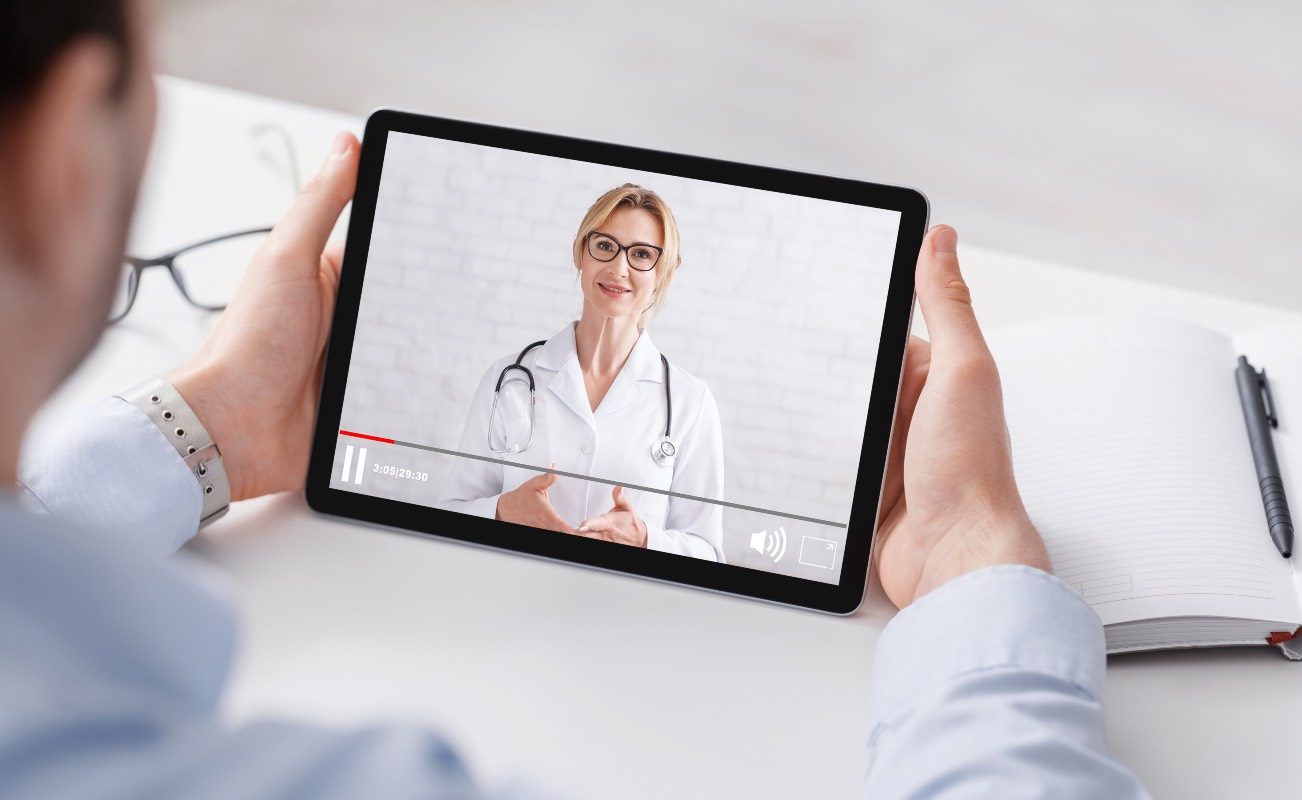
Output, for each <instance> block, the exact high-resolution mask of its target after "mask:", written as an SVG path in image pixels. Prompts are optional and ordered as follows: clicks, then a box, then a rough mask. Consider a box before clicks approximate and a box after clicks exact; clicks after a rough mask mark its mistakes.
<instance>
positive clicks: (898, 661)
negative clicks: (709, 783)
mask: <svg viewBox="0 0 1302 800" xmlns="http://www.w3.org/2000/svg"><path fill="white" fill-rule="evenodd" d="M21 474H22V486H21V487H20V492H21V494H20V497H18V498H6V499H4V500H3V501H0V797H4V798H27V797H32V798H50V797H58V798H70V797H131V798H148V797H168V798H207V797H212V798H232V797H239V798H246V797H286V798H299V797H313V798H331V797H339V798H344V797H348V798H352V797H384V798H405V797H484V796H487V795H485V793H484V790H483V788H482V787H481V786H480V785H479V784H477V783H476V781H475V780H474V778H473V777H472V776H471V775H470V773H469V771H468V770H467V768H466V766H465V765H464V763H463V762H462V761H461V759H460V758H459V757H458V756H457V754H456V752H455V751H454V750H453V748H452V747H451V746H450V745H449V744H448V743H447V742H446V741H445V740H444V739H442V738H440V737H439V736H437V735H436V734H434V733H432V732H429V731H425V730H420V729H413V728H400V727H396V726H394V727H379V728H366V729H359V730H355V731H350V732H336V731H327V730H322V729H318V728H314V727H312V726H309V725H302V724H297V723H293V722H287V721H270V720H269V721H261V722H256V723H252V724H247V725H243V726H239V727H231V726H227V725H224V724H222V723H221V722H220V721H219V720H218V719H217V715H216V707H217V703H218V700H219V698H220V696H221V693H222V690H223V687H224V686H225V683H226V680H227V677H228V672H229V670H230V666H231V660H232V654H233V651H234V647H235V644H236V628H235V618H234V615H233V613H232V611H231V606H230V604H229V602H228V599H227V598H226V597H225V596H224V590H223V589H222V588H221V587H222V583H221V582H220V581H218V580H216V579H215V578H214V577H213V576H212V575H211V574H209V573H208V571H207V569H206V568H205V567H204V566H203V565H202V564H201V563H198V562H196V561H194V560H193V559H192V558H191V557H190V556H188V555H187V554H185V553H184V552H182V553H175V552H174V551H176V549H177V548H178V547H179V546H180V545H182V544H183V543H184V542H186V541H187V540H188V539H189V538H190V537H191V536H193V535H194V532H195V530H196V529H197V527H198V517H199V510H200V507H201V499H200V497H199V490H198V485H197V483H196V481H195V480H194V477H193V476H192V475H191V474H190V473H189V471H188V470H187V469H186V467H185V465H184V463H183V462H182V461H181V459H180V457H179V456H177V455H176V452H175V450H173V449H172V447H171V446H170V445H169V444H168V443H167V441H166V440H165V439H164V437H163V435H162V434H161V433H160V432H159V431H158V430H157V429H156V428H155V427H154V426H153V425H152V424H151V423H150V422H149V420H148V419H147V418H146V417H145V416H144V414H142V413H141V412H139V411H138V410H137V409H136V408H134V407H133V406H130V405H128V404H127V403H125V402H123V401H121V400H117V399H106V400H104V401H103V402H101V403H99V404H96V405H95V406H94V407H93V408H92V409H89V410H88V411H87V413H86V414H85V415H84V416H81V417H79V419H78V420H77V421H76V422H74V423H72V424H68V425H63V426H61V427H60V428H59V429H58V430H57V431H56V432H55V433H53V434H51V435H45V436H40V437H36V439H35V440H34V441H33V442H31V443H30V446H29V449H28V456H27V458H26V459H25V460H24V463H23V465H22V470H21ZM20 504H21V505H25V506H27V507H28V508H27V509H23V508H19V505H20ZM33 512H39V513H33ZM1102 687H1103V635H1102V629H1101V627H1100V625H1099V620H1098V617H1097V616H1095V615H1094V612H1093V611H1092V610H1090V608H1089V607H1088V606H1087V605H1085V603H1084V602H1082V601H1081V599H1080V598H1079V597H1078V596H1077V595H1076V594H1075V593H1074V592H1073V591H1072V590H1070V589H1069V588H1067V587H1066V586H1065V585H1064V584H1062V583H1061V582H1060V581H1058V580H1057V579H1056V578H1053V577H1051V576H1049V575H1046V574H1044V573H1043V572H1039V571H1037V570H1032V569H1027V568H1020V567H1002V568H993V569H987V570H982V571H980V572H977V573H973V574H971V575H968V576H965V577H963V578H960V579H958V580H955V581H952V582H951V583H950V584H948V585H946V586H944V587H942V588H940V589H938V590H937V591H935V592H933V593H931V594H930V595H928V596H927V597H924V598H923V599H922V600H920V601H918V602H917V603H915V604H914V605H913V606H911V607H910V608H908V609H906V610H905V611H903V612H902V613H900V614H899V615H898V616H897V617H896V619H895V620H894V621H892V622H891V623H890V624H889V625H888V626H887V627H886V630H885V632H884V633H883V635H882V638H881V641H880V643H879V645H878V649H877V659H876V669H875V674H874V678H873V685H872V696H871V712H870V717H871V718H870V720H869V729H870V733H869V740H868V767H867V774H866V779H865V794H866V796H868V797H872V798H894V797H999V798H1016V797H1054V798H1071V797H1109V798H1127V797H1141V796H1144V792H1143V789H1142V787H1141V786H1140V785H1139V784H1138V783H1137V782H1136V780H1135V778H1134V777H1133V776H1132V775H1131V774H1130V773H1129V772H1128V771H1127V770H1126V769H1125V768H1124V767H1123V766H1122V765H1121V764H1119V763H1118V762H1117V761H1116V760H1115V759H1114V758H1113V757H1112V756H1111V755H1110V754H1109V752H1108V750H1107V744H1106V742H1105V741H1104V734H1103V714H1102V707H1101V697H1102ZM660 766H661V768H664V769H673V765H672V764H665V765H660ZM629 780H630V781H634V780H636V776H633V775H630V776H629ZM510 794H511V796H525V794H526V792H525V791H524V790H516V791H512V792H511V793H510ZM492 796H501V795H500V794H499V795H492ZM531 796H532V795H531Z"/></svg>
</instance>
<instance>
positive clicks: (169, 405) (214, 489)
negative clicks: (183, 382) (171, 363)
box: [118, 377, 231, 527]
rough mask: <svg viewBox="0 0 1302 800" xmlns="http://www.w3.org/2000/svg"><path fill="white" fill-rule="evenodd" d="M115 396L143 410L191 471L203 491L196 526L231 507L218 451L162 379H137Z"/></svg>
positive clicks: (210, 438)
mask: <svg viewBox="0 0 1302 800" xmlns="http://www.w3.org/2000/svg"><path fill="white" fill-rule="evenodd" d="M118 397H121V398H122V399H123V400H126V401H127V402H128V403H130V404H131V405H133V406H135V407H136V408H139V409H140V410H141V411H143V412H145V416H147V417H149V420H150V421H151V422H153V423H154V424H155V425H156V426H158V429H159V430H160V431H162V432H163V435H164V436H165V437H167V441H168V443H169V444H171V445H172V446H173V447H175V448H176V453H177V455H179V456H180V457H181V458H182V460H184V461H185V465H186V466H187V467H189V468H190V471H191V472H193V473H194V478H195V480H196V481H198V482H199V489H200V491H201V492H203V511H202V512H200V514H199V526H200V527H203V526H204V525H207V524H208V523H210V522H212V521H214V520H216V519H217V518H218V517H220V516H221V515H222V514H225V513H226V511H227V510H228V509H229V508H230V506H231V486H230V482H229V481H228V480H227V479H226V468H225V467H224V466H222V457H221V451H220V450H218V449H217V443H216V442H214V441H213V440H212V437H211V436H209V435H208V431H207V430H206V429H205V428H204V427H203V425H202V424H200V422H199V418H198V417H197V416H195V413H194V411H193V410H192V409H191V408H190V404H189V403H187V402H185V400H184V399H183V398H182V397H181V393H180V392H178V391H176V389H175V388H173V386H172V384H170V383H168V382H167V381H165V380H163V379H162V378H157V377H154V378H150V379H148V380H145V381H141V382H140V383H138V384H136V385H135V386H133V387H131V388H130V389H128V390H127V391H125V392H122V393H121V394H119V395H118Z"/></svg>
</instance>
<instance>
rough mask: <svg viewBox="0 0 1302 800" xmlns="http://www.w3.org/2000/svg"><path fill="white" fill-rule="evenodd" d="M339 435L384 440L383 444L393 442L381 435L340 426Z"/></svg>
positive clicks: (376, 440) (373, 440) (374, 440)
mask: <svg viewBox="0 0 1302 800" xmlns="http://www.w3.org/2000/svg"><path fill="white" fill-rule="evenodd" d="M339 435H340V436H352V437H353V438H355V439H370V440H371V441H372V442H384V443H385V444H395V442H394V441H393V440H392V439H386V438H384V437H383V436H372V435H371V434H369V433H357V432H356V431H346V430H343V429H342V428H341V429H340V430H339Z"/></svg>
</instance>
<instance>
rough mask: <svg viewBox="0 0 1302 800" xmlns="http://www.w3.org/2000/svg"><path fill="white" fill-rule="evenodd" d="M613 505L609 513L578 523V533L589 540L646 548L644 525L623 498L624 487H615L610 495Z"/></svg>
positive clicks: (631, 506)
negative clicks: (601, 540)
mask: <svg viewBox="0 0 1302 800" xmlns="http://www.w3.org/2000/svg"><path fill="white" fill-rule="evenodd" d="M610 497H611V499H612V500H614V502H615V504H614V505H613V506H612V507H611V509H610V510H609V511H607V512H606V513H605V514H601V515H600V516H596V517H593V518H592V519H589V520H585V521H584V522H582V523H580V525H579V530H578V533H579V535H581V536H587V537H588V538H590V539H605V540H606V541H608V542H616V543H618V544H631V545H633V546H634V547H646V523H645V522H643V521H642V518H641V517H639V516H638V515H637V512H635V511H634V510H633V504H632V503H630V502H628V498H626V497H624V487H623V486H616V487H615V488H614V490H613V491H611V493H610Z"/></svg>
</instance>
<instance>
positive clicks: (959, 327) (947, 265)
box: [916, 225, 985, 356]
mask: <svg viewBox="0 0 1302 800" xmlns="http://www.w3.org/2000/svg"><path fill="white" fill-rule="evenodd" d="M957 250H958V232H957V231H955V230H954V229H953V228H951V227H949V226H948V225H937V226H936V227H934V228H932V229H931V231H930V232H929V233H928V234H927V237H926V238H925V239H923V241H922V250H921V251H920V252H919V253H918V268H917V272H916V287H917V288H916V291H917V294H918V304H919V305H920V306H921V307H922V316H923V318H924V319H925V320H926V321H927V336H928V338H929V339H930V340H931V343H932V346H933V349H934V352H935V353H936V354H937V355H940V354H941V353H944V354H946V355H947V356H959V355H961V354H964V353H967V352H970V351H971V350H972V348H974V347H975V348H980V349H981V350H984V349H985V340H984V339H983V338H982V337H981V329H980V328H979V327H978V326H977V320H976V314H975V313H973V311H972V293H971V292H970V291H969V290H968V288H967V282H966V281H964V280H963V275H962V273H960V272H959V269H958V252H957Z"/></svg>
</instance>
